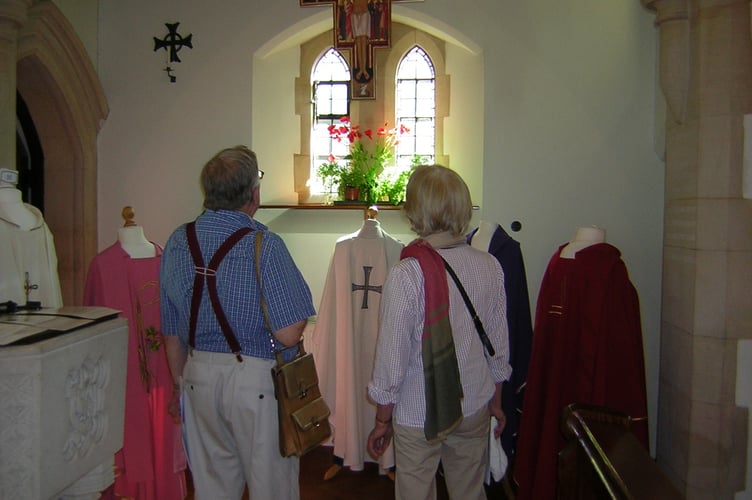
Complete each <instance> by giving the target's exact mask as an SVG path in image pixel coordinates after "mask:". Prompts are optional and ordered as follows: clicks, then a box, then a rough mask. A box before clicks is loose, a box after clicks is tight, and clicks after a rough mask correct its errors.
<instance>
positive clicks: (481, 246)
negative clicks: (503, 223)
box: [470, 221, 499, 252]
mask: <svg viewBox="0 0 752 500" xmlns="http://www.w3.org/2000/svg"><path fill="white" fill-rule="evenodd" d="M498 228H499V225H498V224H496V223H495V222H486V221H480V225H479V226H478V230H477V231H476V232H475V234H474V235H473V239H472V241H471V242H470V244H471V246H472V247H474V248H477V249H478V250H483V251H484V252H487V251H488V247H489V245H490V244H491V238H493V235H494V233H495V232H496V230H497V229H498Z"/></svg>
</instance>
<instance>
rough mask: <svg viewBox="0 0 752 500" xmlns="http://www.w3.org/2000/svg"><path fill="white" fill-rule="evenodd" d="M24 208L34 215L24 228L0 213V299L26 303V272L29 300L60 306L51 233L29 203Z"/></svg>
mask: <svg viewBox="0 0 752 500" xmlns="http://www.w3.org/2000/svg"><path fill="white" fill-rule="evenodd" d="M24 207H25V208H26V209H27V210H28V211H30V213H32V214H33V215H34V216H35V217H36V223H35V224H33V227H31V228H30V229H28V230H25V229H22V228H20V227H19V226H18V225H17V224H15V223H13V221H11V220H8V219H6V218H4V217H3V216H2V213H1V212H0V302H6V301H8V300H12V301H13V302H15V303H17V304H19V305H24V304H25V303H26V291H25V289H24V285H25V282H26V273H29V283H30V285H31V286H32V287H33V288H32V289H30V290H29V297H28V298H29V300H30V301H39V302H41V305H42V307H61V306H62V305H63V296H62V292H61V289H60V280H59V277H58V273H57V254H56V253H55V243H54V241H53V238H52V233H51V232H50V229H49V228H48V227H47V223H45V222H44V218H43V217H42V213H41V212H40V211H39V209H38V208H36V207H34V206H33V205H30V204H26V203H25V204H24Z"/></svg>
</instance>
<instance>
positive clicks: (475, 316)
mask: <svg viewBox="0 0 752 500" xmlns="http://www.w3.org/2000/svg"><path fill="white" fill-rule="evenodd" d="M441 260H443V261H444V267H445V268H446V270H447V272H448V273H449V276H451V277H452V279H453V280H454V283H455V284H456V285H457V289H459V291H460V294H461V295H462V299H463V300H464V301H465V305H467V309H468V310H469V311H470V316H472V318H473V323H475V329H476V330H478V336H479V337H480V341H481V342H482V343H483V345H484V346H485V347H486V350H487V351H488V355H489V356H493V355H495V354H496V351H495V350H494V348H493V345H491V339H489V338H488V334H486V329H485V328H483V322H482V321H481V320H480V318H479V317H478V313H477V312H475V307H473V303H472V302H470V297H468V295H467V292H466V291H465V287H463V286H462V283H460V279H459V278H458V277H457V274H456V273H455V272H454V269H452V268H451V267H450V266H449V263H448V262H447V261H446V260H445V259H444V257H442V258H441Z"/></svg>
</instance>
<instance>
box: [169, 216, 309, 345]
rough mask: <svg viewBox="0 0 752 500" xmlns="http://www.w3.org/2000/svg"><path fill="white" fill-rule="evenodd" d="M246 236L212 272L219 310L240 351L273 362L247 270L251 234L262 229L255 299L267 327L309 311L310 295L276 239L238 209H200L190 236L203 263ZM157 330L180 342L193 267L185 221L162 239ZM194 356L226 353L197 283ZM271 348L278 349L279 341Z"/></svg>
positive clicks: (252, 272)
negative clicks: (233, 238)
mask: <svg viewBox="0 0 752 500" xmlns="http://www.w3.org/2000/svg"><path fill="white" fill-rule="evenodd" d="M243 227H250V228H251V229H253V230H254V231H252V232H251V233H249V234H248V235H246V236H245V237H243V238H242V239H241V240H240V241H239V242H238V243H237V244H236V245H235V246H234V247H233V248H232V250H230V252H229V253H228V254H227V255H226V256H225V258H224V259H223V260H222V262H221V263H220V264H219V267H218V269H217V291H218V294H219V300H220V302H221V303H222V308H223V309H224V311H225V315H226V316H227V319H228V321H229V322H230V326H231V327H232V330H233V332H234V333H235V336H236V337H237V339H238V342H239V343H240V346H241V349H242V354H244V355H247V356H254V357H257V358H268V359H273V358H274V352H273V348H272V344H271V341H270V338H269V331H268V329H267V328H266V325H265V323H264V317H263V314H262V313H261V305H260V302H259V294H258V282H257V280H256V269H255V261H254V258H255V231H263V232H264V236H263V239H262V247H261V276H262V286H263V294H264V298H265V300H266V304H267V308H268V311H269V318H270V321H271V324H272V328H273V329H274V330H279V329H281V328H284V327H286V326H289V325H291V324H293V323H297V322H298V321H301V320H304V319H307V318H309V317H310V316H313V315H314V314H315V312H316V311H315V309H314V307H313V301H312V298H311V291H310V289H309V288H308V285H307V284H306V282H305V280H304V279H303V275H302V274H301V273H300V270H299V269H298V267H297V266H296V265H295V262H294V261H293V259H292V257H291V256H290V253H289V251H288V250H287V247H286V246H285V243H284V242H283V241H282V238H280V237H279V236H278V235H277V234H274V233H272V232H269V231H268V230H267V227H266V226H264V225H263V224H261V223H260V222H258V221H256V220H254V219H253V218H251V217H250V216H248V215H247V214H245V213H243V212H238V211H234V210H218V211H213V210H206V211H205V212H204V213H203V214H201V215H200V216H199V217H198V218H197V219H196V235H197V238H198V241H199V247H200V248H201V254H202V255H203V258H204V265H208V263H209V261H210V260H211V258H212V256H213V255H214V252H215V251H216V250H217V249H218V248H219V246H220V245H221V244H222V243H223V242H224V241H225V240H226V239H227V237H228V236H230V235H231V234H232V233H234V232H235V231H236V230H238V229H240V228H243ZM159 279H160V304H161V316H162V331H163V332H164V334H165V335H170V336H178V337H180V340H181V342H182V343H183V345H184V346H187V345H188V332H189V321H190V315H191V293H192V291H193V279H194V264H193V259H192V258H191V253H190V249H189V248H188V240H187V238H186V231H185V224H183V225H181V226H180V227H178V228H177V229H176V230H175V231H174V232H173V233H172V235H171V236H170V238H169V239H168V240H167V244H166V245H165V249H164V252H163V254H162V264H161V269H160V276H159ZM194 347H195V348H196V349H198V350H200V351H211V352H230V347H229V346H228V345H227V341H226V340H225V337H224V335H223V334H222V329H221V328H220V326H219V322H218V321H217V318H216V316H215V314H214V310H213V309H212V306H211V301H210V300H209V294H208V289H207V287H206V284H204V290H203V297H202V300H201V306H200V308H199V313H198V322H197V325H196V345H195V346H194ZM275 347H276V348H277V349H280V348H282V347H284V346H282V344H280V343H279V342H276V343H275Z"/></svg>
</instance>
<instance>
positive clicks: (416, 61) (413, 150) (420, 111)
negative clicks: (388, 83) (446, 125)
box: [395, 45, 436, 168]
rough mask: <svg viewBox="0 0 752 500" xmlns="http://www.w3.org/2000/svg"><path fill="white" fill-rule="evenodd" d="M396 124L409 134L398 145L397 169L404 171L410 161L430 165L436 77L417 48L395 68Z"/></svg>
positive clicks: (434, 142)
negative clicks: (418, 159) (414, 160)
mask: <svg viewBox="0 0 752 500" xmlns="http://www.w3.org/2000/svg"><path fill="white" fill-rule="evenodd" d="M396 80H397V88H396V106H395V108H396V109H395V111H396V115H397V116H396V118H397V119H396V123H397V124H398V125H404V126H406V127H407V128H408V129H410V131H409V132H408V133H406V134H403V135H402V136H401V137H400V142H399V144H398V145H397V154H396V157H397V166H398V167H400V168H407V167H409V166H410V164H411V162H412V160H413V158H414V157H415V156H416V155H417V156H420V157H421V158H422V160H423V162H424V163H433V162H434V160H435V155H436V73H435V71H434V66H433V63H432V62H431V58H430V57H429V56H428V54H426V52H425V51H424V50H423V49H421V48H420V47H418V46H417V45H416V46H415V47H413V48H412V49H410V50H409V51H408V52H407V54H405V57H403V58H402V60H401V61H400V63H399V66H398V67H397V75H396Z"/></svg>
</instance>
